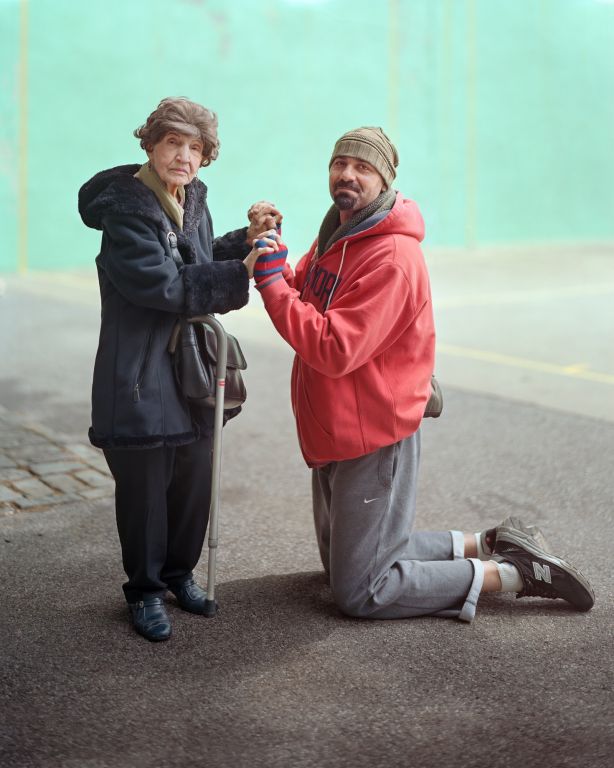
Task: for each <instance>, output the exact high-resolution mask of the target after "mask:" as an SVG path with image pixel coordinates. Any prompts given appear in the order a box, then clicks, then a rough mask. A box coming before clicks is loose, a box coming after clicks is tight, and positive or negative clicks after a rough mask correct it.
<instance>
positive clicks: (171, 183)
mask: <svg viewBox="0 0 614 768" xmlns="http://www.w3.org/2000/svg"><path fill="white" fill-rule="evenodd" d="M203 150H204V147H203V143H202V141H201V140H200V139H199V138H197V137H195V136H189V135H188V134H186V133H177V132H176V131H169V132H168V133H166V134H165V135H164V136H163V137H162V139H160V141H159V142H158V143H157V144H154V147H153V149H151V150H150V151H149V152H147V156H148V157H149V161H150V162H151V164H152V165H153V167H154V170H155V171H156V173H157V174H158V176H159V177H160V178H161V179H162V181H163V182H164V184H165V185H166V188H167V189H168V191H169V192H170V193H171V194H172V195H174V194H175V193H176V192H177V188H178V187H180V186H185V185H186V184H189V183H190V182H191V181H192V179H193V178H194V177H195V176H196V173H197V172H198V169H199V168H200V164H201V162H202V159H203Z"/></svg>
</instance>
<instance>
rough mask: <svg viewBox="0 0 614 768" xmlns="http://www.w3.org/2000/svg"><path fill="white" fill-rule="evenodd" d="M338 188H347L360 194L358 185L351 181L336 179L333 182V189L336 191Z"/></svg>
mask: <svg viewBox="0 0 614 768" xmlns="http://www.w3.org/2000/svg"><path fill="white" fill-rule="evenodd" d="M338 189H349V190H350V191H352V192H358V193H359V194H360V187H359V186H358V184H354V183H353V182H351V181H338V182H337V183H336V184H335V190H334V191H335V192H336V191H337V190H338Z"/></svg>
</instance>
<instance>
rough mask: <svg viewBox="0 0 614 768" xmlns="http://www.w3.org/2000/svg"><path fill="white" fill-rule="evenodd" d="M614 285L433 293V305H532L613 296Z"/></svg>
mask: <svg viewBox="0 0 614 768" xmlns="http://www.w3.org/2000/svg"><path fill="white" fill-rule="evenodd" d="M612 295H614V283H600V284H594V285H573V286H572V285H566V286H561V287H560V288H546V289H543V290H537V291H536V290H526V291H499V292H494V293H479V294H478V293H475V294H471V293H470V294H466V295H465V296H462V295H460V296H445V295H442V296H437V292H436V291H433V304H434V307H435V310H437V309H457V308H462V307H483V306H490V305H492V304H495V305H496V304H531V303H532V302H536V301H548V300H550V299H560V298H582V297H584V296H612Z"/></svg>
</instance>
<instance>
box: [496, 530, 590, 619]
mask: <svg viewBox="0 0 614 768" xmlns="http://www.w3.org/2000/svg"><path fill="white" fill-rule="evenodd" d="M495 555H498V556H499V557H500V558H501V559H502V560H506V561H507V562H508V563H512V565H515V566H516V568H518V570H519V571H520V575H521V577H522V581H523V584H524V588H523V590H522V592H519V593H518V597H548V598H551V599H556V598H561V599H562V600H567V602H568V603H571V604H572V605H573V606H574V608H577V609H578V610H579V611H590V609H591V608H592V607H593V605H594V604H595V593H594V592H593V589H592V587H591V585H590V584H589V583H588V581H587V580H586V578H585V577H584V576H583V575H582V574H581V573H580V571H578V570H576V569H575V568H574V567H573V566H571V565H570V564H569V563H567V562H565V560H561V558H560V557H555V556H554V555H552V554H550V553H549V552H546V551H545V550H544V549H542V548H541V547H539V546H538V545H537V544H536V543H535V540H534V539H533V538H532V537H531V536H528V535H526V534H524V533H523V532H522V531H519V530H513V529H511V528H506V529H503V530H501V529H499V530H498V531H497V541H496V543H495Z"/></svg>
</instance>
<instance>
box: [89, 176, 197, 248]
mask: <svg viewBox="0 0 614 768" xmlns="http://www.w3.org/2000/svg"><path fill="white" fill-rule="evenodd" d="M140 167H141V166H140V165H132V164H131V165H118V166H116V167H115V168H110V169H108V170H106V171H101V172H100V173H97V174H96V175H95V176H93V177H92V178H91V179H90V180H89V181H87V182H86V183H85V184H84V185H83V186H82V187H81V189H80V190H79V214H80V215H81V218H82V220H83V223H84V224H85V225H86V226H87V227H91V228H92V229H100V230H101V229H102V221H103V219H104V217H105V216H108V215H113V214H115V215H121V216H136V217H138V218H140V219H145V220H148V221H151V222H152V223H154V224H155V225H157V226H159V227H161V228H163V229H167V228H168V221H167V218H166V214H165V213H164V211H163V210H162V207H161V206H160V203H159V202H158V199H157V198H156V196H155V194H154V193H153V192H152V191H151V190H150V189H148V188H147V187H146V186H145V185H144V184H143V183H142V182H141V181H139V180H138V179H135V178H134V174H135V173H136V172H137V171H138V170H139V168H140ZM206 199H207V187H206V186H205V185H204V184H203V183H202V181H200V179H192V181H191V182H190V183H189V184H187V185H186V187H185V205H184V214H183V232H184V233H185V234H186V235H189V234H190V233H191V232H193V231H194V230H196V228H197V227H198V225H199V223H200V220H201V218H202V215H203V211H204V210H205V202H206Z"/></svg>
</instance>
